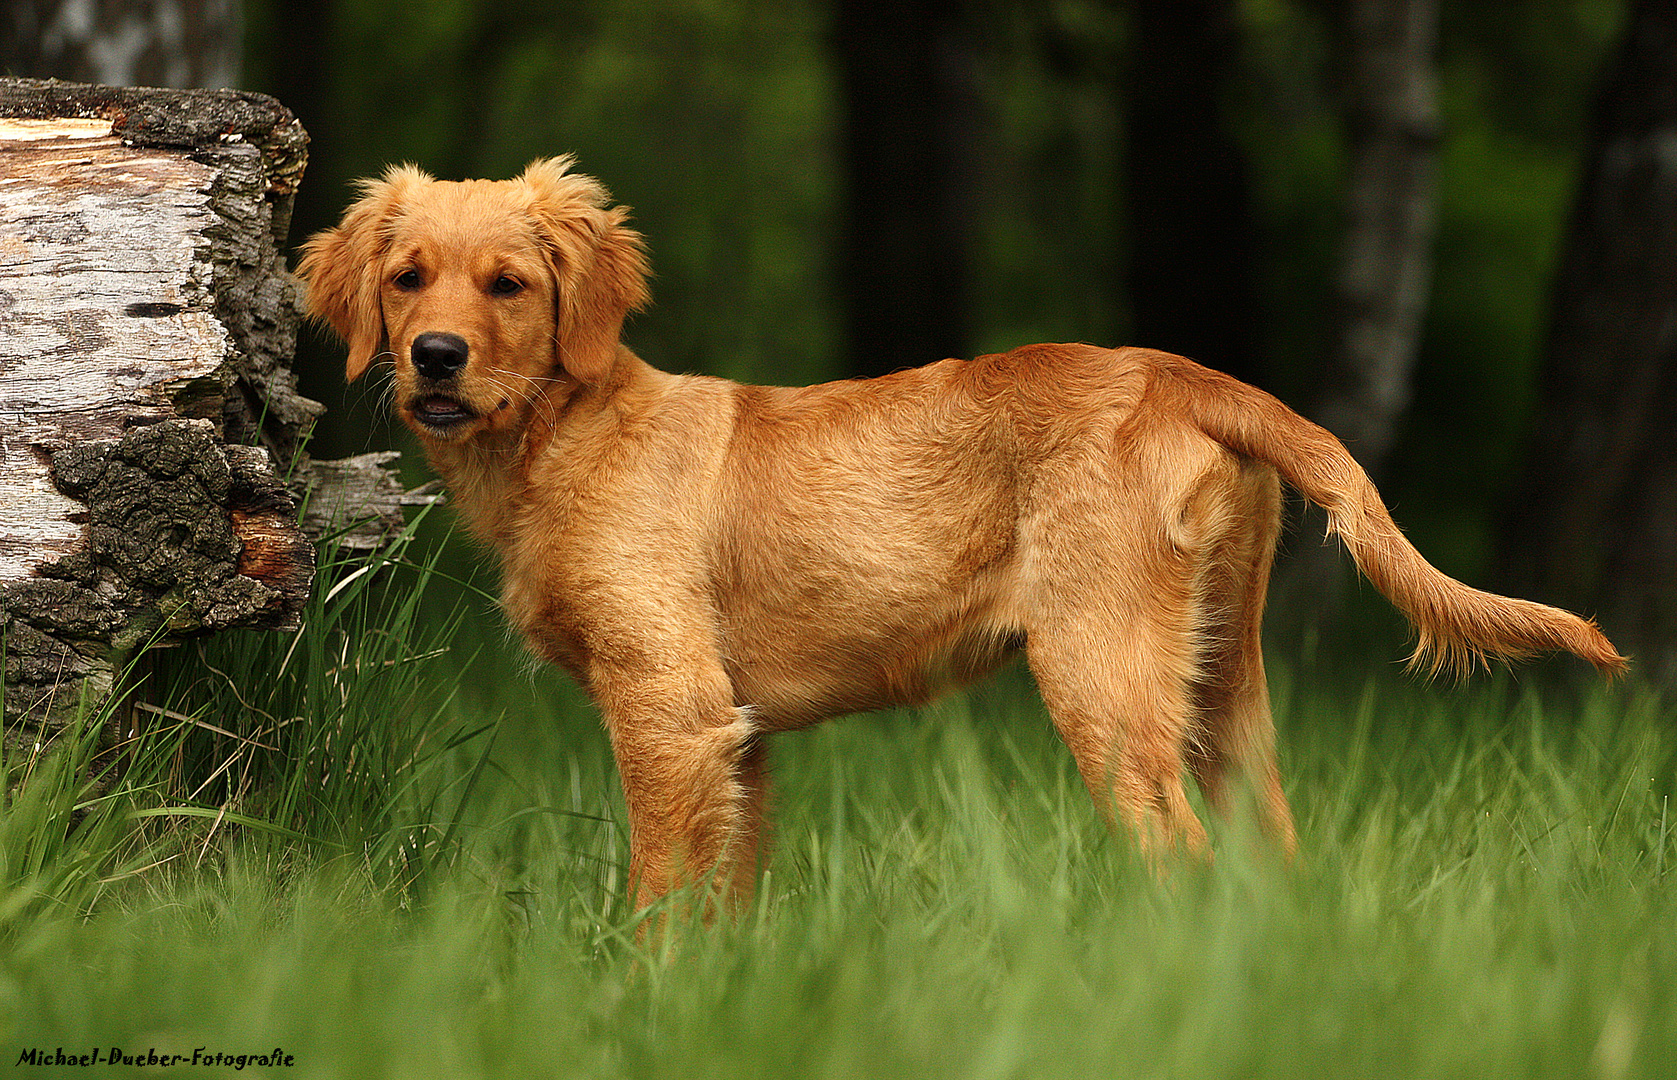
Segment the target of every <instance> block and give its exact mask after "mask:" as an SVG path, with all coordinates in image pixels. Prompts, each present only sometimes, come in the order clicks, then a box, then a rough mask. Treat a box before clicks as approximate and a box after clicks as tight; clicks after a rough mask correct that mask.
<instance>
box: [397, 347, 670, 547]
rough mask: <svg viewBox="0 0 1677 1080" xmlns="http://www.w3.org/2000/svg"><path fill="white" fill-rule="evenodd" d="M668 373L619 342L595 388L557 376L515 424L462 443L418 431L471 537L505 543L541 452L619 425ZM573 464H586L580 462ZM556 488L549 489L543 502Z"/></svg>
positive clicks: (554, 494) (554, 492) (524, 501)
mask: <svg viewBox="0 0 1677 1080" xmlns="http://www.w3.org/2000/svg"><path fill="white" fill-rule="evenodd" d="M661 377H667V376H665V373H663V372H660V371H658V370H657V369H656V368H653V367H652V366H650V365H649V364H647V363H646V362H645V361H644V360H642V359H641V358H640V357H638V356H636V355H635V354H634V353H633V352H631V351H630V350H629V349H628V348H627V347H624V346H619V348H618V355H617V361H616V363H615V364H613V366H612V368H611V370H610V372H609V373H608V375H607V377H606V379H604V380H603V381H602V382H601V383H600V384H599V385H597V386H584V385H583V384H581V383H579V382H576V381H574V380H571V379H555V380H551V381H549V382H547V383H545V384H543V387H542V391H541V393H540V394H539V395H537V396H536V397H535V398H533V399H532V400H530V401H529V402H527V403H525V405H524V406H523V408H524V413H523V415H522V416H521V417H520V420H519V422H518V423H517V424H515V425H513V426H512V427H511V428H510V429H507V430H503V431H499V432H486V433H483V434H480V435H478V436H475V437H473V438H471V439H468V440H466V441H465V442H459V443H454V442H440V441H438V440H435V439H429V438H425V437H424V436H423V435H422V436H421V442H423V443H424V445H425V456H426V458H427V459H428V460H429V461H430V462H431V467H432V468H434V469H435V470H436V471H437V472H438V473H439V474H440V475H441V476H442V478H443V482H444V483H445V484H446V485H447V487H448V492H449V496H450V501H451V502H452V503H453V504H454V507H455V509H456V510H457V511H458V512H459V513H460V516H461V517H462V518H463V519H464V521H465V523H466V526H467V528H468V529H470V530H471V533H472V535H473V536H476V537H477V538H478V539H480V540H483V541H486V542H488V543H491V544H494V545H496V546H500V545H503V544H505V543H506V542H508V541H509V540H511V539H512V538H513V531H514V528H515V525H516V520H515V519H516V515H517V512H518V510H519V509H520V508H521V507H523V506H526V505H528V503H529V499H528V498H527V497H526V496H525V489H526V487H527V485H528V484H529V478H530V469H531V466H532V464H533V458H534V456H535V454H536V453H537V451H539V450H541V449H542V448H549V447H553V446H554V445H555V443H556V442H563V441H566V440H565V439H564V435H565V434H566V433H567V432H575V433H576V434H577V435H578V436H579V437H585V434H584V433H586V432H588V431H589V430H590V429H593V428H597V427H599V426H601V425H606V426H611V427H615V426H617V425H618V424H620V423H622V422H623V421H624V420H625V419H626V418H627V417H628V415H630V414H632V413H634V412H636V411H638V410H637V403H638V402H642V401H644V399H645V398H646V397H647V396H648V395H649V394H651V393H653V392H655V387H656V385H657V384H658V382H659V381H660V378H661ZM576 464H581V463H580V462H578V463H576ZM557 495H558V492H556V491H554V490H552V488H551V487H549V489H548V490H547V493H546V494H545V495H544V497H543V498H544V500H545V501H547V502H549V503H551V502H552V501H553V499H554V498H555V497H556V496H557Z"/></svg>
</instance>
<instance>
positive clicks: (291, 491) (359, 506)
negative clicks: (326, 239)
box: [0, 80, 411, 746]
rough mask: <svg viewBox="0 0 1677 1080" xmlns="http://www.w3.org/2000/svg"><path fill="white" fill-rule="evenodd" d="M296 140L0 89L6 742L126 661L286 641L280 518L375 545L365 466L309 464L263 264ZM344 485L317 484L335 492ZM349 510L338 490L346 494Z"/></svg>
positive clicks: (293, 168)
mask: <svg viewBox="0 0 1677 1080" xmlns="http://www.w3.org/2000/svg"><path fill="white" fill-rule="evenodd" d="M306 139H307V137H306V135H305V134H304V133H303V130H302V128H301V126H300V125H298V124H297V123H296V121H295V120H294V119H293V118H292V117H291V115H290V113H288V112H286V110H285V109H284V108H282V107H281V106H279V105H278V104H277V103H276V102H274V101H272V100H271V99H268V98H264V97H262V96H260V95H253V94H238V93H233V92H226V91H222V92H205V91H192V92H177V91H156V90H123V89H113V88H110V87H94V86H79V85H72V84H65V83H56V82H35V81H29V80H0V642H3V648H4V658H5V698H4V706H5V712H4V720H5V728H6V739H7V742H8V743H11V744H14V745H15V744H18V743H24V744H27V745H31V746H32V745H35V744H38V743H41V742H43V741H45V739H46V738H47V737H48V736H50V735H51V733H52V730H53V729H54V727H55V726H57V725H59V724H61V723H62V722H64V720H66V719H67V718H68V717H69V716H70V715H72V714H73V713H75V712H76V711H77V710H78V709H79V708H81V707H82V706H83V705H84V704H86V703H89V702H99V701H103V700H104V699H105V698H106V697H107V696H108V695H109V694H110V692H111V690H112V687H113V682H114V680H115V678H116V676H117V674H118V673H119V672H120V671H121V670H122V669H123V667H124V665H125V664H126V663H127V661H128V660H129V659H130V658H131V657H133V656H134V655H135V654H136V652H137V651H138V650H140V649H142V648H144V647H146V646H148V645H150V644H154V643H164V642H167V641H168V640H169V639H171V638H176V637H180V636H184V635H191V634H200V633H206V632H211V631H216V630H222V629H226V628H229V627H236V626H249V627H274V628H280V627H290V626H295V625H296V622H297V618H298V615H299V612H300V611H301V609H302V605H303V603H304V600H305V599H306V597H307V595H308V591H309V588H310V585H311V582H312V579H313V571H314V547H313V543H312V541H311V539H310V536H309V535H308V533H306V532H305V531H304V529H303V528H301V527H300V526H299V523H298V514H297V508H298V503H299V499H300V498H301V497H303V496H304V495H305V494H306V495H307V497H308V499H309V502H310V509H311V513H312V520H311V522H310V523H309V524H310V525H311V527H312V528H313V529H315V530H316V531H317V532H319V531H324V530H328V529H332V528H335V527H337V526H338V525H339V524H340V523H344V522H347V521H350V520H352V519H361V518H367V517H369V516H370V517H371V518H372V519H373V524H372V525H371V526H370V527H364V528H363V529H362V530H361V531H360V532H359V533H357V534H356V540H357V541H358V542H360V543H362V544H364V545H365V544H373V543H377V542H378V539H379V537H380V535H381V534H382V532H383V530H385V529H387V528H389V527H390V526H391V525H392V524H393V523H399V522H400V507H401V505H402V504H403V503H404V502H406V501H411V497H409V496H406V495H404V494H403V492H402V491H401V488H400V486H399V485H398V484H397V483H396V482H395V480H394V478H393V477H392V476H390V475H389V473H388V472H387V470H386V468H385V467H386V466H388V464H389V457H390V456H389V455H385V456H383V457H382V458H379V457H374V458H366V459H357V460H353V461H351V462H348V463H342V462H339V463H315V462H311V461H310V460H309V459H308V457H307V455H306V453H305V452H304V450H303V448H302V444H303V440H304V439H305V437H306V435H307V432H308V428H309V426H310V425H311V424H312V423H313V421H314V420H315V418H316V417H317V416H318V415H319V414H320V411H321V408H320V406H319V405H317V404H316V403H314V402H312V401H309V400H307V399H306V398H303V397H301V396H300V395H299V394H298V393H297V391H296V385H295V381H294V379H293V377H292V374H291V372H290V370H289V368H288V364H289V363H290V359H291V354H292V349H293V346H294V344H295V334H296V327H297V321H298V312H297V306H296V298H295V289H294V286H293V284H292V282H291V280H290V278H289V277H288V276H287V274H286V272H285V269H284V263H283V260H282V258H281V255H280V249H281V245H282V243H283V241H284V238H285V234H286V231H287V228H288V226H289V215H290V203H291V196H292V192H293V191H294V190H295V187H296V184H297V182H298V179H299V178H300V176H301V173H302V169H303V163H304V147H305V144H306ZM345 477H349V478H350V481H349V482H348V483H343V482H339V483H336V484H335V485H334V484H332V483H321V482H320V481H322V480H326V481H332V480H338V481H342V480H343V478H345ZM346 493H348V494H346Z"/></svg>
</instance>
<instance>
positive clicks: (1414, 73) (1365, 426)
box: [1314, 0, 1439, 475]
mask: <svg viewBox="0 0 1677 1080" xmlns="http://www.w3.org/2000/svg"><path fill="white" fill-rule="evenodd" d="M1345 18H1346V23H1345V42H1346V49H1347V51H1348V67H1349V79H1348V102H1347V122H1346V127H1347V134H1348V136H1349V139H1350V150H1351V173H1350V178H1349V181H1348V184H1347V187H1346V203H1345V205H1346V214H1345V235H1344V240H1343V243H1342V247H1341V251H1340V262H1339V272H1338V274H1337V278H1336V282H1335V293H1336V297H1337V301H1338V306H1339V317H1338V331H1337V345H1336V351H1335V355H1334V356H1333V357H1332V359H1331V364H1330V366H1329V369H1328V372H1327V379H1326V384H1325V388H1324V391H1323V393H1322V395H1321V397H1320V398H1319V400H1318V401H1317V403H1316V408H1315V410H1314V412H1315V418H1316V420H1317V421H1318V422H1319V423H1321V424H1322V425H1323V426H1324V427H1326V428H1327V429H1328V430H1330V431H1332V432H1333V433H1334V434H1335V435H1338V436H1339V438H1340V439H1341V440H1342V441H1343V442H1345V443H1346V445H1348V446H1349V447H1350V448H1351V451H1352V453H1354V454H1355V455H1356V456H1357V460H1358V461H1359V462H1361V463H1362V465H1363V467H1364V468H1365V469H1367V470H1368V471H1369V472H1370V473H1372V474H1376V475H1378V474H1379V472H1380V471H1381V469H1382V468H1383V467H1384V465H1385V462H1386V459H1387V457H1388V456H1389V455H1390V453H1391V450H1392V444H1393V442H1394V441H1395V436H1396V431H1397V424H1398V420H1399V418H1400V417H1401V416H1402V415H1403V413H1404V411H1405V410H1406V409H1407V408H1408V407H1409V401H1410V397H1411V376H1412V374H1413V372H1414V369H1415V356H1416V351H1417V348H1418V347H1419V344H1420V335H1421V322H1422V319H1423V318H1424V316H1425V314H1426V304H1427V294H1428V291H1429V289H1430V288H1431V284H1432V242H1433V232H1434V228H1435V225H1436V220H1437V205H1438V200H1437V193H1436V173H1437V150H1438V125H1439V119H1438V90H1437V78H1436V74H1435V71H1434V67H1435V64H1434V52H1435V50H1436V43H1437V34H1438V6H1437V0H1351V2H1350V3H1349V4H1348V5H1347V7H1346V16H1345Z"/></svg>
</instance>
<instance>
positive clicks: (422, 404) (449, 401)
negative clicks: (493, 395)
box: [408, 394, 477, 435]
mask: <svg viewBox="0 0 1677 1080" xmlns="http://www.w3.org/2000/svg"><path fill="white" fill-rule="evenodd" d="M408 411H409V413H410V414H412V416H413V418H414V420H415V421H417V422H418V423H419V424H421V425H422V426H424V427H426V428H428V429H430V430H431V431H434V432H436V433H438V434H440V435H441V434H449V433H451V432H453V431H455V430H456V429H457V428H459V427H460V426H461V425H462V424H467V423H470V422H471V421H472V420H475V419H477V413H476V412H474V411H472V410H471V409H470V408H468V407H467V406H466V405H465V404H464V403H462V402H460V401H458V400H456V399H454V398H451V397H448V396H446V395H444V394H429V395H427V396H425V397H421V398H419V399H417V400H415V401H414V402H413V404H411V405H409V406H408Z"/></svg>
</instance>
